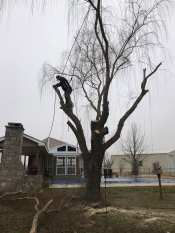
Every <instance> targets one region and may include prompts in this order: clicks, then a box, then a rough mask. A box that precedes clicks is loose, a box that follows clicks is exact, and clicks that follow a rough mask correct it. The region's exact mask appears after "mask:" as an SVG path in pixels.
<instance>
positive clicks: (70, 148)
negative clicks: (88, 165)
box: [68, 146, 76, 151]
mask: <svg viewBox="0 0 175 233" xmlns="http://www.w3.org/2000/svg"><path fill="white" fill-rule="evenodd" d="M68 151H76V148H74V147H72V146H68Z"/></svg>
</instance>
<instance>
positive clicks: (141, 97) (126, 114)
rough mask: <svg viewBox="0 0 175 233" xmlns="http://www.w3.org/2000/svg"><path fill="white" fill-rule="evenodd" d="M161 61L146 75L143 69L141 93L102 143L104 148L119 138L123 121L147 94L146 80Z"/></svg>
mask: <svg viewBox="0 0 175 233" xmlns="http://www.w3.org/2000/svg"><path fill="white" fill-rule="evenodd" d="M161 64H162V63H160V64H158V65H157V66H156V68H155V69H154V70H153V71H152V72H151V73H150V74H149V75H148V76H146V70H145V69H144V70H143V73H144V77H143V82H142V84H141V93H140V95H139V97H138V98H137V99H136V100H135V102H134V103H133V105H132V106H131V107H130V109H129V110H128V111H127V112H126V113H125V114H124V115H123V117H122V118H121V119H120V120H119V123H118V127H117V130H116V133H115V134H114V136H113V137H111V138H110V139H109V140H108V141H107V142H106V143H105V144H104V146H103V147H104V150H107V149H108V148H109V147H110V146H111V145H112V144H113V143H114V142H116V141H117V140H118V139H119V138H120V134H121V131H122V129H123V126H124V123H125V121H126V120H127V119H128V117H129V116H130V115H131V114H132V113H133V111H134V110H135V109H136V108H137V105H138V104H139V103H140V102H141V100H142V99H143V97H144V96H145V95H146V94H147V92H148V90H146V89H145V87H146V83H147V80H148V78H149V77H150V76H151V75H153V74H154V73H155V72H156V71H157V69H158V68H159V66H160V65H161Z"/></svg>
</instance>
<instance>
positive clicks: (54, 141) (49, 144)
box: [42, 137, 66, 149]
mask: <svg viewBox="0 0 175 233" xmlns="http://www.w3.org/2000/svg"><path fill="white" fill-rule="evenodd" d="M42 141H43V142H44V143H46V144H47V147H48V149H50V148H54V147H56V146H61V145H63V144H66V142H63V141H60V140H58V139H55V138H51V137H47V138H45V139H43V140H42Z"/></svg>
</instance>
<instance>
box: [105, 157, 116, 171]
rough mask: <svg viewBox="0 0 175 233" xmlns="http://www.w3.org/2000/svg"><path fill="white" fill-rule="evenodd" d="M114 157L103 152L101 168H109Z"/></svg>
mask: <svg viewBox="0 0 175 233" xmlns="http://www.w3.org/2000/svg"><path fill="white" fill-rule="evenodd" d="M114 160H115V158H112V157H111V156H110V155H109V154H108V153H105V155H104V159H103V168H107V169H111V168H112V165H113V164H114Z"/></svg>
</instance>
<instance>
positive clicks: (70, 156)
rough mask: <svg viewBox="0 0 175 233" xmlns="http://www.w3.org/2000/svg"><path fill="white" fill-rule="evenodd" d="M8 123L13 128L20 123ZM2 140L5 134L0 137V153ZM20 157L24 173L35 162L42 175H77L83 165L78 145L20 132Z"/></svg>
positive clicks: (12, 142) (12, 145) (11, 145)
mask: <svg viewBox="0 0 175 233" xmlns="http://www.w3.org/2000/svg"><path fill="white" fill-rule="evenodd" d="M8 124H9V125H10V127H13V128H14V127H16V125H21V124H20V123H8ZM21 126H22V125H21ZM6 127H9V126H6ZM16 132H18V130H16ZM13 137H14V136H13V135H12V136H10V141H9V144H10V145H9V147H11V148H12V150H13V148H15V146H16V145H15V142H14V140H13ZM15 137H16V136H15ZM4 140H5V136H3V137H1V138H0V153H3V148H4ZM21 157H22V161H23V164H24V168H25V169H26V173H28V174H29V173H30V167H31V165H33V164H36V165H37V166H38V168H39V171H38V175H42V176H43V177H50V178H59V177H70V178H71V177H79V176H80V175H81V171H82V166H83V162H82V156H81V151H80V149H79V147H78V146H74V145H71V144H68V143H66V142H62V141H59V140H57V139H54V138H50V137H49V138H46V139H44V140H38V139H36V138H34V137H32V136H29V135H27V134H24V133H23V134H22V152H21ZM0 162H1V160H0Z"/></svg>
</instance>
